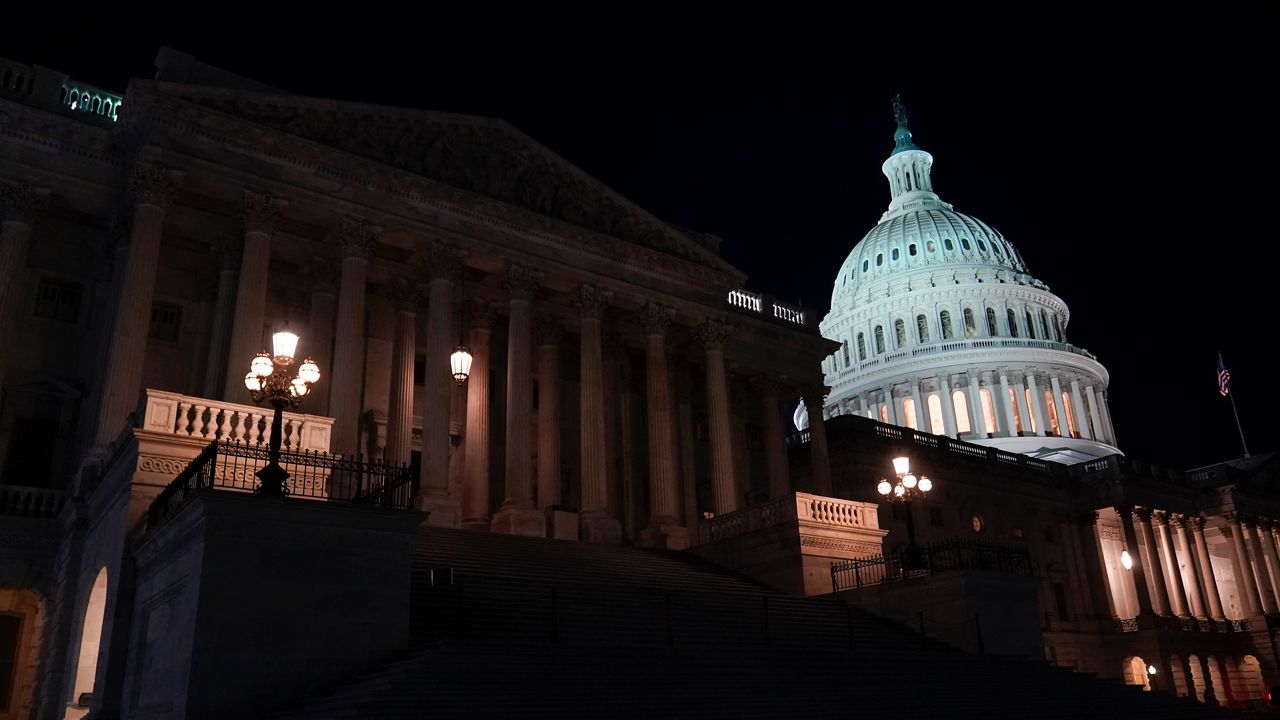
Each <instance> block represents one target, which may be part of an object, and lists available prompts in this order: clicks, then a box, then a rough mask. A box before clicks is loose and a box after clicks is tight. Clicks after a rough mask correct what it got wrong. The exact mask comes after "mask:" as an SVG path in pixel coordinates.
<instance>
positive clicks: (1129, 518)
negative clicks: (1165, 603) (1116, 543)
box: [1116, 508, 1164, 615]
mask: <svg viewBox="0 0 1280 720" xmlns="http://www.w3.org/2000/svg"><path fill="white" fill-rule="evenodd" d="M1116 513H1117V514H1118V515H1119V516H1120V525H1121V526H1122V527H1123V528H1124V544H1125V548H1126V549H1128V548H1138V549H1139V550H1138V556H1137V557H1133V553H1132V552H1130V557H1132V559H1133V568H1132V569H1131V570H1130V571H1129V572H1131V573H1133V589H1134V592H1135V594H1136V595H1137V596H1138V614H1139V615H1150V614H1152V612H1153V608H1152V605H1151V588H1153V587H1154V588H1157V589H1160V590H1159V592H1163V589H1162V588H1164V582H1163V580H1161V581H1160V582H1152V581H1151V579H1148V577H1147V573H1149V572H1159V569H1160V563H1159V561H1158V559H1157V557H1156V554H1155V544H1154V543H1153V542H1152V541H1151V528H1150V527H1149V526H1148V525H1147V524H1146V519H1145V518H1143V517H1142V516H1141V515H1139V514H1138V513H1137V512H1134V511H1130V510H1126V509H1124V508H1117V509H1116ZM1140 529H1141V530H1145V532H1143V534H1141V535H1140V534H1139V530H1140Z"/></svg>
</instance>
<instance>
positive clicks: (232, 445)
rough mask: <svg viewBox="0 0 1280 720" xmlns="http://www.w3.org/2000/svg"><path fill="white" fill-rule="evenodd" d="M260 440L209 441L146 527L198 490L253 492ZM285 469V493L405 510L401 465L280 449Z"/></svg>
mask: <svg viewBox="0 0 1280 720" xmlns="http://www.w3.org/2000/svg"><path fill="white" fill-rule="evenodd" d="M270 455H271V451H270V449H269V448H268V447H267V446H266V445H246V444H244V443H238V442H226V441H221V440H220V441H215V442H212V443H209V445H208V447H206V448H205V449H204V450H202V451H201V452H200V454H199V455H197V456H196V458H195V459H194V460H192V461H191V464H190V465H187V467H186V469H185V470H183V471H182V472H181V473H179V474H178V477H177V478H175V479H174V481H173V482H171V483H169V487H167V488H165V489H164V490H163V491H161V493H160V494H159V495H158V496H156V499H155V500H154V501H152V503H151V507H150V508H148V509H147V515H146V528H152V527H156V526H157V525H158V524H160V523H161V522H162V521H163V520H164V519H165V518H166V517H168V516H169V515H171V514H172V513H173V512H174V511H175V510H177V509H178V508H179V507H181V506H182V504H183V503H184V502H186V500H187V498H188V497H190V496H191V495H193V494H194V493H195V492H197V491H199V490H223V491H228V492H243V493H254V492H257V490H258V485H259V481H258V478H257V475H256V473H257V472H258V471H259V470H261V469H262V468H264V467H266V466H267V463H269V462H270ZM280 466H281V467H283V468H284V469H285V470H286V471H287V472H288V473H289V478H288V479H287V480H286V481H285V496H286V497H289V498H302V499H306V500H308V501H311V502H320V501H326V502H337V503H345V504H348V505H364V506H367V507H379V508H390V509H396V510H407V509H409V507H410V505H411V503H412V499H413V495H412V493H413V487H412V474H411V472H410V469H409V467H408V466H406V465H399V464H396V463H388V462H382V461H377V460H368V459H365V458H363V457H361V456H358V455H357V456H354V457H344V456H341V455H330V454H329V453H322V452H308V451H305V450H281V451H280Z"/></svg>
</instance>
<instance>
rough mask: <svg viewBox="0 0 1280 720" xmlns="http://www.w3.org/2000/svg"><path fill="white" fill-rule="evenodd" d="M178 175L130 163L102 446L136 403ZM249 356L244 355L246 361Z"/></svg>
mask: <svg viewBox="0 0 1280 720" xmlns="http://www.w3.org/2000/svg"><path fill="white" fill-rule="evenodd" d="M181 180H182V175H181V173H178V172H175V171H172V170H169V169H167V168H164V167H161V166H159V165H150V164H139V165H137V166H135V167H134V170H133V175H132V176H131V177H130V181H129V189H130V191H131V193H132V196H133V203H134V204H133V231H132V233H131V234H130V236H129V251H128V255H127V256H126V258H125V267H124V274H123V278H122V280H121V283H120V296H119V299H118V301H117V303H116V319H115V324H114V326H113V328H112V331H111V343H110V347H109V348H108V350H107V357H106V373H105V374H104V376H103V379H102V404H101V406H100V407H99V410H98V428H97V433H96V434H95V436H94V437H95V442H94V444H95V445H100V446H101V445H106V444H108V443H110V442H111V441H112V440H115V439H116V437H117V436H118V435H119V434H120V431H121V430H122V429H124V424H125V418H126V417H128V415H129V413H131V412H133V411H134V410H135V409H136V408H137V405H138V399H139V396H140V393H141V391H142V370H143V363H144V362H145V361H146V351H147V334H148V332H149V331H150V327H151V323H150V320H151V303H152V301H153V299H154V294H155V288H156V271H157V269H158V268H159V265H160V239H161V236H162V235H163V233H164V215H165V208H166V207H167V206H168V203H169V195H170V193H171V191H172V190H173V188H174V187H175V186H176V185H177V184H178V183H179V182H181ZM252 359H253V358H252V357H250V358H246V362H247V361H248V360H252ZM245 372H248V366H246V367H245V371H244V372H241V373H240V377H239V378H238V382H239V386H240V387H244V373H245Z"/></svg>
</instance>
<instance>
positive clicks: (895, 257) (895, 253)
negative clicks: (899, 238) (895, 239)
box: [891, 248, 898, 262]
mask: <svg viewBox="0 0 1280 720" xmlns="http://www.w3.org/2000/svg"><path fill="white" fill-rule="evenodd" d="M891 259H892V260H893V261H894V262H897V261H898V248H894V249H893V257H892V258H891Z"/></svg>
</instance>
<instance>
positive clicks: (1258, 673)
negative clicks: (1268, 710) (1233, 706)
mask: <svg viewBox="0 0 1280 720" xmlns="http://www.w3.org/2000/svg"><path fill="white" fill-rule="evenodd" d="M1240 676H1241V678H1242V679H1243V680H1244V691H1245V697H1247V698H1249V699H1250V700H1264V699H1266V692H1267V688H1266V686H1265V685H1264V684H1263V682H1262V666H1261V665H1260V664H1259V663H1258V658H1256V657H1254V656H1252V655H1245V656H1244V657H1243V658H1241V660H1240Z"/></svg>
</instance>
